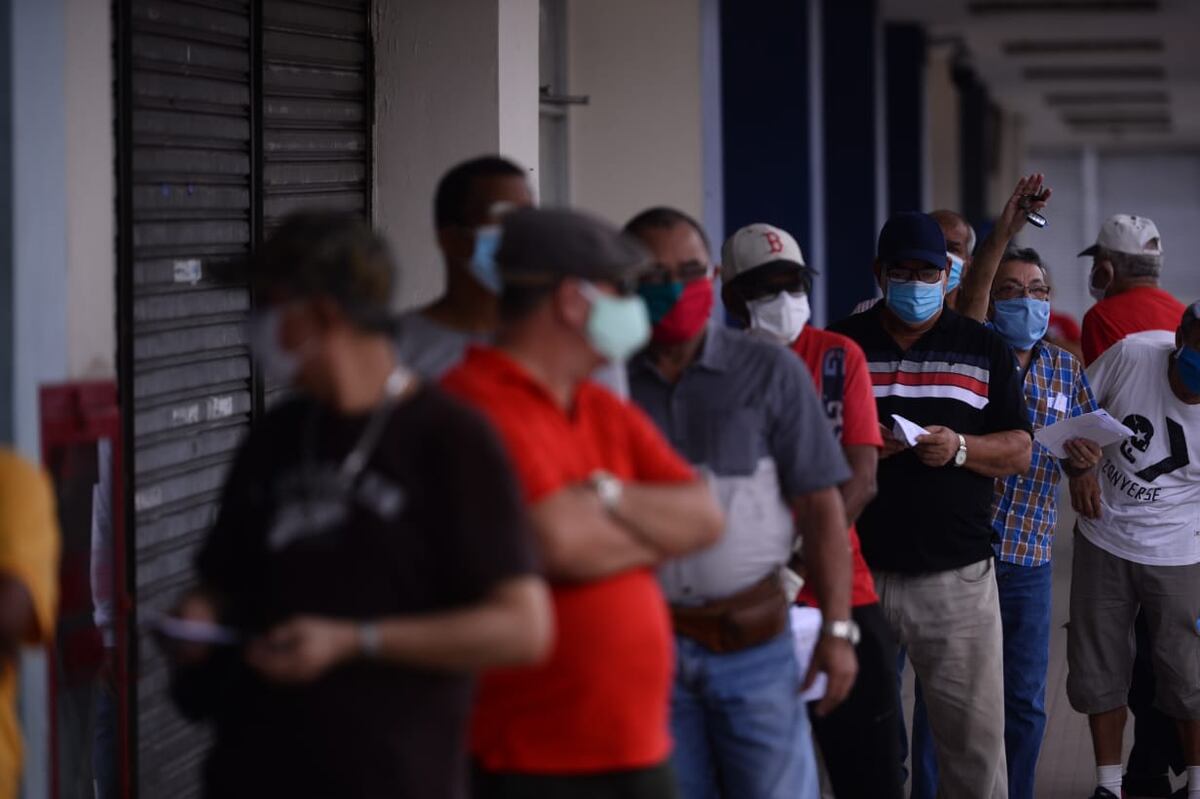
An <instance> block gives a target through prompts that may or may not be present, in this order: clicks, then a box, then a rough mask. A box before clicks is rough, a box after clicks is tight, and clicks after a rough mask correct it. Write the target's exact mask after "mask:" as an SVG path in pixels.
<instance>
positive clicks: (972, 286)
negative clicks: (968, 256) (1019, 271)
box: [954, 229, 1009, 322]
mask: <svg viewBox="0 0 1200 799" xmlns="http://www.w3.org/2000/svg"><path fill="white" fill-rule="evenodd" d="M1008 242H1009V239H1008V238H1007V237H1005V236H1003V235H1000V234H998V233H997V231H996V230H994V229H993V230H992V232H991V233H989V234H988V236H987V238H985V239H984V240H983V243H982V244H980V245H979V249H978V250H977V251H976V253H975V258H974V260H972V261H971V268H970V269H968V270H967V273H966V274H965V275H963V279H962V285H961V286H960V287H959V290H958V302H957V303H956V306H955V308H954V310H956V311H958V312H959V313H960V314H962V315H963V316H966V317H968V318H970V319H974V320H975V321H977V322H986V321H987V311H988V298H989V297H990V296H991V293H992V281H994V280H995V279H996V270H997V269H999V268H1000V259H1001V258H1002V257H1004V251H1005V249H1007V248H1008Z"/></svg>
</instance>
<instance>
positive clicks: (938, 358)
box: [830, 303, 1031, 573]
mask: <svg viewBox="0 0 1200 799" xmlns="http://www.w3.org/2000/svg"><path fill="white" fill-rule="evenodd" d="M882 314H883V304H882V303H880V304H879V305H876V306H875V307H874V308H871V309H870V310H868V311H866V312H864V313H861V314H857V315H855V316H851V317H850V318H849V319H845V320H843V321H841V322H839V323H838V324H836V325H833V326H832V327H831V328H830V329H831V330H834V331H835V332H838V333H841V334H842V335H845V336H849V337H850V338H852V339H854V341H856V342H857V343H858V345H859V346H860V347H862V349H863V352H864V353H865V355H866V357H867V367H868V369H869V371H870V373H871V383H872V386H873V389H874V392H875V403H876V406H877V407H878V410H879V420H880V422H882V423H883V424H885V425H888V426H889V427H890V426H891V419H892V414H899V415H901V416H904V417H906V418H908V419H910V420H912V421H914V422H916V423H917V424H919V425H922V426H929V425H942V426H944V427H948V428H950V429H951V430H953V431H955V432H957V433H962V434H963V435H971V436H983V435H988V434H990V433H999V432H1003V431H1006V430H1024V431H1026V432H1031V429H1030V425H1029V414H1028V411H1027V409H1026V407H1025V400H1024V398H1023V397H1022V394H1021V376H1020V373H1019V372H1018V369H1017V362H1016V359H1015V358H1014V357H1013V353H1012V350H1011V349H1010V348H1009V346H1008V345H1007V344H1005V343H1004V341H1003V340H1002V339H1001V338H1000V337H999V336H998V335H996V334H995V333H994V332H992V331H991V330H988V329H987V328H985V327H984V326H983V325H981V324H979V323H978V322H975V321H973V320H971V319H967V318H966V317H963V316H960V315H959V314H957V313H955V312H954V311H951V310H949V309H947V310H944V311H943V312H942V315H941V317H940V318H939V319H938V321H937V322H935V323H934V326H933V327H932V328H930V329H929V331H928V332H926V333H925V335H923V336H922V337H921V338H920V339H919V340H918V341H917V343H916V344H914V345H913V346H912V348H911V349H909V350H908V351H907V352H904V351H902V350H901V349H900V347H899V345H897V344H896V341H895V339H893V338H892V337H891V336H890V335H888V333H887V331H886V330H884V328H883V322H882V319H881V317H882ZM878 484H879V494H878V495H877V496H876V498H875V501H874V502H872V503H871V504H870V505H868V506H867V508H866V510H865V511H863V514H862V516H861V517H860V518H859V520H858V534H859V537H860V538H861V539H862V549H863V555H864V556H865V557H866V559H867V563H868V564H869V565H870V567H871V568H872V569H873V570H875V571H895V572H907V573H920V572H935V571H945V570H947V569H956V568H959V567H960V566H965V565H967V564H969V563H975V562H977V561H980V560H983V559H985V558H988V557H991V555H992V552H993V550H992V536H993V533H992V526H991V509H992V499H993V480H992V478H990V477H985V476H984V475H981V474H977V473H976V472H972V471H970V470H968V469H961V468H957V467H955V466H953V465H949V466H942V467H940V468H933V467H929V466H925V465H924V464H922V463H921V462H920V461H919V460H917V457H916V455H914V454H913V453H912V452H911V451H905V452H901V453H899V454H897V455H894V456H892V457H890V458H887V459H884V460H881V461H880V462H879V474H878Z"/></svg>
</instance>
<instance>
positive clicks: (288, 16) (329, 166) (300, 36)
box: [262, 0, 374, 406]
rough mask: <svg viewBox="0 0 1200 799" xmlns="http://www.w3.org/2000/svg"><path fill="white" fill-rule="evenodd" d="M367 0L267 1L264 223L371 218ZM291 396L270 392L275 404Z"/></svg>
mask: <svg viewBox="0 0 1200 799" xmlns="http://www.w3.org/2000/svg"><path fill="white" fill-rule="evenodd" d="M366 5H367V3H366V2H365V0H358V1H356V0H337V1H336V2H333V1H331V0H323V1H322V2H319V3H314V2H299V1H297V0H264V2H263V9H262V14H263V38H262V59H263V73H262V93H263V104H262V111H263V116H262V130H263V138H262V165H263V171H262V189H263V225H264V228H265V229H266V230H267V231H270V230H271V229H272V228H273V227H274V226H275V224H277V223H278V222H279V220H280V219H281V218H282V217H283V216H285V215H286V214H287V213H288V212H289V211H293V210H295V209H297V208H301V207H309V206H317V207H321V208H337V209H342V210H346V211H356V212H358V213H361V214H363V215H364V216H366V215H368V213H369V197H370V185H369V180H368V174H369V165H370V162H371V151H370V140H371V137H370V125H371V120H370V108H371V103H370V102H369V100H368V98H370V97H372V96H373V94H374V90H373V88H372V86H373V84H372V80H371V78H372V73H371V69H370V65H371V63H372V58H371V49H370V37H369V26H368V22H367V13H366ZM282 395H283V391H282V390H281V387H279V386H276V385H274V384H272V383H268V384H267V385H266V402H267V405H268V406H270V405H273V404H274V403H275V402H277V401H278V400H279V399H280V397H281V396H282Z"/></svg>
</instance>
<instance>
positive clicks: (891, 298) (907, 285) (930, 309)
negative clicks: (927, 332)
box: [885, 280, 945, 325]
mask: <svg viewBox="0 0 1200 799" xmlns="http://www.w3.org/2000/svg"><path fill="white" fill-rule="evenodd" d="M944 299H945V289H944V288H943V286H942V282H941V281H938V282H937V283H923V282H921V281H920V280H914V281H911V282H900V281H896V280H888V287H887V297H886V298H885V301H886V302H887V307H888V308H890V309H891V311H892V313H894V314H896V316H898V317H900V318H901V319H902V320H904V321H905V322H907V323H908V324H910V325H920V324H924V323H925V322H928V321H929V320H930V319H932V318H933V317H934V316H936V315H937V312H938V311H940V310H941V309H942V301H943V300H944Z"/></svg>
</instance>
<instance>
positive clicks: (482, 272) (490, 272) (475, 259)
mask: <svg viewBox="0 0 1200 799" xmlns="http://www.w3.org/2000/svg"><path fill="white" fill-rule="evenodd" d="M498 249H500V226H499V225H484V226H483V227H478V228H475V251H474V252H472V253H471V275H472V276H473V277H474V278H475V280H476V281H478V282H479V285H481V286H483V287H484V288H485V289H487V290H488V291H490V292H492V293H493V294H499V293H500V287H501V281H500V267H499V265H498V264H497V263H496V250H498Z"/></svg>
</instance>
